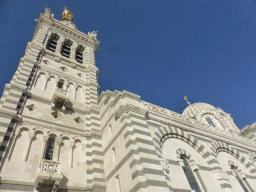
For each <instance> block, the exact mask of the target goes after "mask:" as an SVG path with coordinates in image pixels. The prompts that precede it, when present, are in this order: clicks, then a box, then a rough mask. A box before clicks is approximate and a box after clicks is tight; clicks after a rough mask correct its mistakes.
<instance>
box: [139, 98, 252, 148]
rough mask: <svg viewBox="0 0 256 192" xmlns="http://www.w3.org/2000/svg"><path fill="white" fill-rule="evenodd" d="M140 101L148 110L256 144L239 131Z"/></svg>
mask: <svg viewBox="0 0 256 192" xmlns="http://www.w3.org/2000/svg"><path fill="white" fill-rule="evenodd" d="M140 102H142V103H143V104H144V105H145V106H147V108H148V110H151V111H154V112H158V113H161V114H164V115H167V116H171V117H174V118H177V119H180V120H183V121H186V122H189V123H192V124H194V125H198V126H202V127H204V128H206V129H208V130H212V131H215V132H218V133H221V134H223V135H226V136H229V137H232V138H235V139H238V140H240V141H243V142H246V143H250V144H254V145H256V141H252V140H250V139H248V138H247V137H243V136H240V135H239V133H231V132H230V131H225V130H222V129H219V128H217V127H214V126H211V125H207V124H205V123H204V122H202V121H197V120H194V119H190V118H187V117H184V116H183V115H181V114H179V113H176V112H173V111H170V110H168V109H165V108H162V107H159V106H157V105H153V104H151V103H148V102H145V101H142V100H141V101H140Z"/></svg>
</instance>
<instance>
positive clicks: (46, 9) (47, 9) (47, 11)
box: [44, 5, 51, 15]
mask: <svg viewBox="0 0 256 192" xmlns="http://www.w3.org/2000/svg"><path fill="white" fill-rule="evenodd" d="M44 13H45V14H46V15H50V14H51V9H50V8H48V7H47V5H46V6H45V9H44Z"/></svg>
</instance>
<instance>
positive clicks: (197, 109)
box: [182, 103, 215, 118]
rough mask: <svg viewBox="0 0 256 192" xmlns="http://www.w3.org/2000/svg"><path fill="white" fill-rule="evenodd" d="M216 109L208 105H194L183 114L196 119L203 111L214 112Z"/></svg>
mask: <svg viewBox="0 0 256 192" xmlns="http://www.w3.org/2000/svg"><path fill="white" fill-rule="evenodd" d="M214 109H215V107H213V106H212V105H209V104H207V103H194V104H191V105H189V106H188V107H187V108H186V109H185V110H184V111H183V113H182V115H184V116H185V117H189V118H196V116H197V115H198V114H199V113H200V112H201V111H202V110H214Z"/></svg>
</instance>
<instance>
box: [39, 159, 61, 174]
mask: <svg viewBox="0 0 256 192" xmlns="http://www.w3.org/2000/svg"><path fill="white" fill-rule="evenodd" d="M59 166H60V163H59V162H55V161H51V160H46V159H43V162H42V172H47V173H60V170H59V169H60V167H59Z"/></svg>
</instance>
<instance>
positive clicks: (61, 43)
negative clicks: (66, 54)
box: [56, 36, 65, 54]
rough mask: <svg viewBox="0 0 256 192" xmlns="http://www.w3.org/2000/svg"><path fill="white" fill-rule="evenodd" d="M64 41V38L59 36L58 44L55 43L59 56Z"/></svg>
mask: <svg viewBox="0 0 256 192" xmlns="http://www.w3.org/2000/svg"><path fill="white" fill-rule="evenodd" d="M64 41H65V38H64V37H62V36H60V38H59V40H58V43H57V47H56V52H57V53H59V54H61V53H60V52H61V48H62V45H63V43H64Z"/></svg>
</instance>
